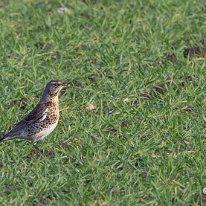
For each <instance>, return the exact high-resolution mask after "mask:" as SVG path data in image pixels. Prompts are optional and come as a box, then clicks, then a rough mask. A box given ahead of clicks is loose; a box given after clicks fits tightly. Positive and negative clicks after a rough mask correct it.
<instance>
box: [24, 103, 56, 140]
mask: <svg viewBox="0 0 206 206" xmlns="http://www.w3.org/2000/svg"><path fill="white" fill-rule="evenodd" d="M46 106H47V108H48V111H47V114H46V117H45V118H44V119H43V121H37V122H35V123H34V124H31V125H29V126H28V128H27V131H26V133H27V136H29V137H30V138H31V139H32V140H33V142H36V141H38V140H39V139H43V138H44V137H46V136H47V135H49V134H50V133H51V132H52V131H53V130H54V129H55V127H56V126H57V123H58V121H59V107H58V104H55V103H53V102H48V103H46Z"/></svg>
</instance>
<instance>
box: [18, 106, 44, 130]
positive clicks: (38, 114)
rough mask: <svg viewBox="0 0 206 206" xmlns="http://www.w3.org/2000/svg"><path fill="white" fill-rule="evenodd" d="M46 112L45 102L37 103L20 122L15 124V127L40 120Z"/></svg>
mask: <svg viewBox="0 0 206 206" xmlns="http://www.w3.org/2000/svg"><path fill="white" fill-rule="evenodd" d="M47 113H48V107H47V105H46V104H37V106H36V107H35V108H34V109H33V110H32V111H31V112H30V113H29V114H28V115H27V116H26V117H25V118H24V119H22V120H21V121H20V122H18V123H17V124H16V125H15V128H17V127H21V126H25V125H28V124H33V123H34V122H42V121H43V120H44V119H45V118H46V116H47Z"/></svg>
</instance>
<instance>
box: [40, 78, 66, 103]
mask: <svg viewBox="0 0 206 206" xmlns="http://www.w3.org/2000/svg"><path fill="white" fill-rule="evenodd" d="M67 85H68V84H66V83H64V82H62V81H59V80H51V81H49V82H48V83H47V85H46V87H45V89H44V92H43V95H42V98H41V100H40V101H41V102H49V101H51V100H56V101H58V94H59V92H60V91H61V90H62V89H64V88H66V87H67Z"/></svg>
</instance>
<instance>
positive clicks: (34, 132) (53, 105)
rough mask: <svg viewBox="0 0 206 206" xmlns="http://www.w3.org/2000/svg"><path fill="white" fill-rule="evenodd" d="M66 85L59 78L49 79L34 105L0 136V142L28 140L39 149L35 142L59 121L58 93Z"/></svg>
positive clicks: (43, 136)
mask: <svg viewBox="0 0 206 206" xmlns="http://www.w3.org/2000/svg"><path fill="white" fill-rule="evenodd" d="M67 86H68V84H67V83H64V82H62V81H60V80H51V81H49V82H48V83H47V85H46V87H45V89H44V91H43V93H42V96H41V98H40V100H39V102H38V104H37V105H36V107H34V109H33V110H32V111H31V112H30V113H29V114H28V115H27V116H26V117H25V118H23V119H22V120H21V121H19V122H18V123H17V124H15V125H14V128H13V129H12V130H11V131H9V132H8V133H6V134H5V135H4V136H3V137H2V138H0V142H3V141H6V140H12V139H17V138H18V139H24V140H29V141H30V142H32V144H33V146H34V147H35V148H36V149H37V150H38V151H40V150H39V148H38V147H37V145H36V143H37V142H38V141H39V140H43V139H44V138H45V137H46V136H48V135H49V134H50V133H51V132H52V131H53V130H54V129H55V127H56V126H57V124H58V121H59V93H60V91H61V90H62V89H65V88H67Z"/></svg>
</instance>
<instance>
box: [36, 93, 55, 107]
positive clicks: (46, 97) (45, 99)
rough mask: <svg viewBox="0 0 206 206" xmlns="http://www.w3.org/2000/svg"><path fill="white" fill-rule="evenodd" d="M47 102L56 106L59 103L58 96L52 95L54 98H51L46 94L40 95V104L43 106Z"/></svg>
mask: <svg viewBox="0 0 206 206" xmlns="http://www.w3.org/2000/svg"><path fill="white" fill-rule="evenodd" d="M47 102H51V103H55V104H57V105H58V103H59V95H58V94H56V95H54V96H51V95H49V94H47V95H44V94H43V95H42V98H41V100H40V103H41V104H44V103H47Z"/></svg>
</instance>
